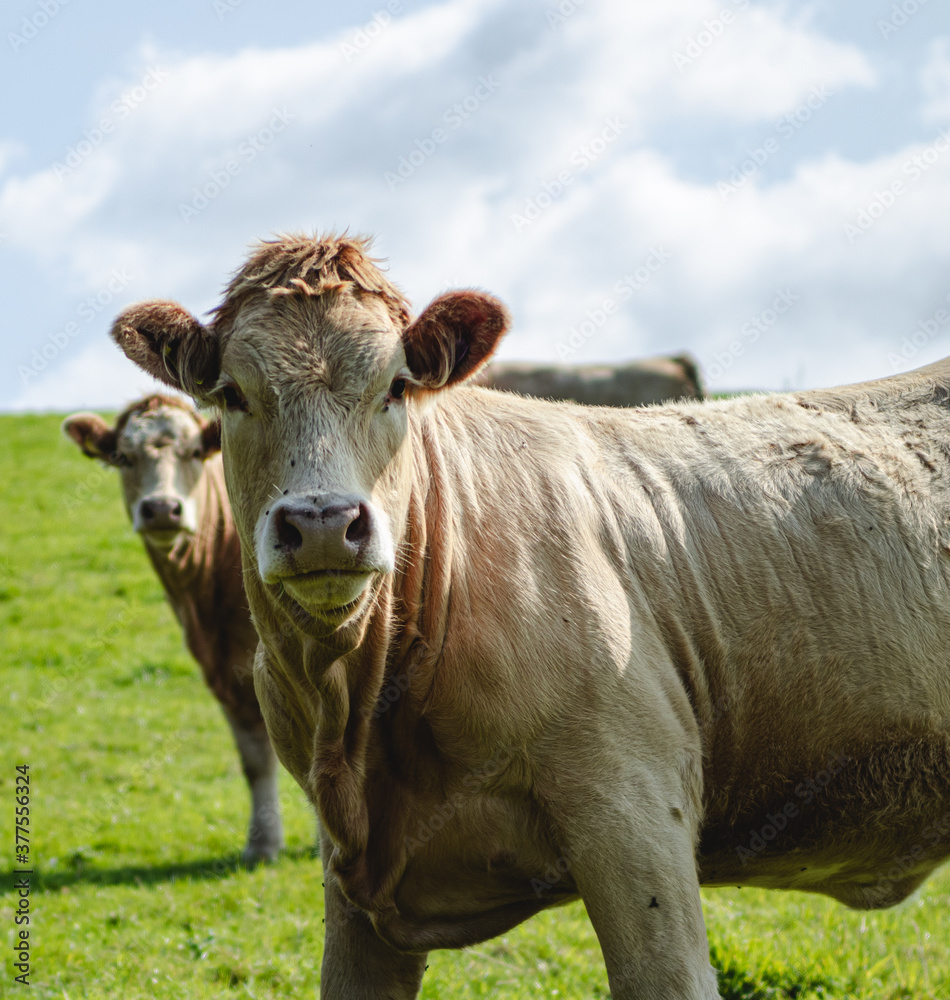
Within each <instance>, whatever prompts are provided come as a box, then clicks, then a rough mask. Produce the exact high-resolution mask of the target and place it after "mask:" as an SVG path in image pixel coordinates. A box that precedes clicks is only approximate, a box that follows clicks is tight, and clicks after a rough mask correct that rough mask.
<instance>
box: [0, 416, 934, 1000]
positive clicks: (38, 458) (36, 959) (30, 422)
mask: <svg viewBox="0 0 950 1000" xmlns="http://www.w3.org/2000/svg"><path fill="white" fill-rule="evenodd" d="M60 419H61V418H59V417H54V416H22V417H21V416H4V417H0V441H2V442H3V444H2V446H0V525H2V527H0V670H2V688H3V693H4V705H5V709H4V714H3V723H2V726H0V817H2V819H3V829H4V830H5V831H6V836H5V838H4V843H5V844H7V847H6V848H5V849H4V850H3V852H2V854H0V942H2V945H3V961H2V963H0V977H2V978H0V997H5V996H11V997H12V996H26V995H27V993H26V991H25V989H24V988H23V987H22V986H20V985H19V984H17V983H16V982H14V976H15V975H16V972H15V970H14V968H13V963H14V961H15V956H14V953H13V942H14V935H15V933H16V931H17V928H16V926H15V924H14V912H15V909H16V907H17V906H18V898H19V897H18V894H17V893H16V891H15V882H16V881H17V877H16V876H14V875H13V869H14V867H15V865H14V855H13V828H14V815H15V813H14V809H15V803H14V798H15V785H16V772H15V766H16V765H18V764H28V765H29V766H30V768H31V771H30V777H31V782H32V784H31V796H32V798H31V840H32V843H31V849H32V860H33V863H34V867H35V869H36V873H35V874H34V875H33V876H32V879H31V896H30V905H31V919H32V923H31V925H30V930H31V939H30V944H31V952H32V976H31V983H32V991H31V993H30V994H29V995H31V996H32V997H35V998H53V997H56V998H65V1000H80V998H89V1000H93V998H96V1000H98V998H101V997H110V998H111V997H115V998H123V1000H138V998H146V997H147V998H150V1000H163V998H176V1000H178V998H188V1000H204V998H223V997H228V998H231V997H233V998H242V997H243V998H246V997H251V998H256V1000H265V998H277V997H292V996H293V997H296V996H302V997H313V996H315V995H316V992H317V989H318V982H319V969H320V959H321V952H322V941H323V927H322V918H323V898H322V889H321V886H320V881H321V873H320V862H319V860H317V859H316V858H315V857H314V856H313V852H312V848H311V845H312V844H313V842H314V828H315V824H314V820H313V817H312V814H311V812H310V809H309V807H308V806H307V805H306V803H305V801H304V798H303V794H302V793H301V792H300V790H299V789H298V788H297V787H296V785H295V784H294V783H293V782H292V781H291V780H290V778H289V777H288V776H287V775H286V774H284V775H282V782H283V783H282V801H283V805H284V809H285V825H286V832H287V840H288V845H289V849H288V852H287V854H286V856H285V857H284V858H283V859H282V860H281V861H280V862H279V863H278V864H276V865H273V866H270V867H266V868H261V869H258V870H256V871H254V872H248V871H245V870H244V869H242V868H241V867H240V866H239V865H238V863H237V857H238V853H239V851H240V848H241V847H242V845H243V843H244V835H245V823H246V817H247V810H248V803H247V794H246V791H245V786H244V781H243V778H242V776H241V774H240V768H239V766H238V759H237V755H236V753H235V752H234V749H233V747H232V744H231V738H230V734H229V732H228V730H227V727H226V726H225V724H224V721H223V718H222V717H221V714H220V711H219V709H218V707H217V705H216V703H215V702H214V700H213V699H212V698H211V696H210V695H209V694H208V693H207V691H206V690H205V688H204V686H203V684H202V682H201V680H200V677H199V674H198V669H197V667H196V666H195V665H194V664H193V663H192V661H191V660H190V658H189V657H188V655H187V653H186V652H185V651H184V648H183V645H182V641H181V638H180V635H179V632H178V630H177V627H176V625H175V623H174V621H173V618H172V614H171V612H170V610H169V608H168V607H167V606H166V604H165V601H164V597H163V595H162V592H161V589H160V587H159V585H158V583H157V581H156V580H155V578H154V577H153V574H152V571H151V569H150V567H149V565H148V563H147V560H146V558H145V555H144V553H143V551H142V546H141V543H140V542H139V541H138V539H137V538H136V537H135V536H134V535H133V533H132V530H131V528H130V527H129V525H128V523H127V520H126V517H125V513H124V511H123V509H122V504H121V501H120V498H119V487H118V482H117V477H116V476H115V474H114V473H113V472H112V471H111V470H108V469H103V468H101V467H99V466H98V465H97V464H95V463H93V462H91V461H89V460H88V459H85V458H83V457H82V456H81V455H80V454H79V452H78V451H77V450H76V448H75V447H74V446H73V445H72V444H71V443H70V442H67V441H66V440H65V439H64V438H63V437H62V436H61V435H60V432H59V423H60ZM703 902H704V907H705V913H706V922H707V926H708V929H709V936H710V940H711V941H712V942H713V961H714V964H716V965H717V967H719V968H720V969H721V970H723V974H722V980H721V989H722V992H723V995H724V996H725V997H727V998H730V1000H739V998H746V1000H758V998H786V997H788V998H792V997H794V998H799V1000H806V998H814V997H836V998H838V997H841V998H844V997H848V998H851V997H853V998H861V1000H864V998H876V1000H877V998H895V1000H896V998H913V1000H924V998H931V1000H938V998H939V1000H948V998H950V868H947V869H944V870H943V872H942V873H940V874H938V876H937V877H936V878H933V879H931V881H930V882H929V883H928V884H927V885H925V886H924V887H923V889H922V890H921V891H920V892H919V893H918V894H917V895H915V896H914V897H913V898H912V899H910V900H908V901H907V902H905V903H904V904H902V905H901V906H899V907H897V908H895V909H893V910H890V911H886V912H883V913H868V914H861V913H854V912H851V911H848V910H846V909H845V908H844V907H842V906H840V905H838V904H836V903H833V902H831V901H829V900H825V899H822V898H819V897H811V896H806V895H802V894H796V893H783V894H779V893H766V892H760V891H756V890H750V889H743V890H741V891H739V890H731V891H724V890H714V891H710V892H707V893H705V894H704V900H703ZM608 995H609V994H608V991H607V985H606V975H605V973H604V971H603V965H602V961H601V957H600V950H599V948H598V945H597V941H596V938H595V937H594V934H593V931H592V930H591V927H590V924H589V922H588V920H587V917H586V914H585V912H584V909H583V906H581V905H580V904H575V905H572V906H568V907H565V908H563V909H560V910H554V911H549V912H547V913H545V914H542V915H541V916H539V917H536V918H534V919H533V920H531V921H529V922H528V923H527V924H524V925H522V926H521V927H519V928H518V929H517V930H515V931H513V932H512V933H510V934H508V935H506V936H505V937H502V938H497V939H495V940H493V941H490V942H487V943H485V944H483V945H480V946H478V947H476V948H470V949H467V950H465V951H462V952H438V953H434V954H433V955H432V956H431V958H430V967H429V971H428V972H427V973H426V981H425V985H424V987H423V992H422V996H423V997H426V998H437V997H446V998H462V1000H466V998H471V997H493V998H499V1000H514V998H526V997H529V996H530V997H539V996H544V997H558V998H559V1000H574V998H577V1000H580V998H585V1000H586V998H591V997H606V996H608ZM671 1000H673V998H671Z"/></svg>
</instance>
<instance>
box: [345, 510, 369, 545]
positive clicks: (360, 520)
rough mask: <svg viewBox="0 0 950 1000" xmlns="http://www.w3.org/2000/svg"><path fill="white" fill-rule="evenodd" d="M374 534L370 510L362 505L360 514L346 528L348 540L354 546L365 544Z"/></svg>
mask: <svg viewBox="0 0 950 1000" xmlns="http://www.w3.org/2000/svg"><path fill="white" fill-rule="evenodd" d="M371 534H372V524H371V523H370V519H369V508H368V507H367V506H366V504H364V503H361V504H360V506H359V513H358V514H357V515H356V517H355V518H354V519H353V520H352V521H350V523H349V524H348V525H347V528H346V540H347V541H348V542H352V543H353V544H354V545H360V544H362V543H363V542H365V541H366V540H367V539H368V538H369V537H370V535H371Z"/></svg>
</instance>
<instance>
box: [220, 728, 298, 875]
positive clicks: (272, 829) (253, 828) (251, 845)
mask: <svg viewBox="0 0 950 1000" xmlns="http://www.w3.org/2000/svg"><path fill="white" fill-rule="evenodd" d="M225 715H226V716H227V719H228V722H229V723H230V724H231V731H232V732H233V733H234V742H235V743H236V744H237V748H238V754H239V755H240V757H241V767H242V769H243V771H244V777H245V778H246V779H247V784H248V788H249V789H250V792H251V818H250V821H249V823H248V830H247V844H246V845H245V847H244V850H243V851H242V852H241V860H242V861H243V862H244V863H245V864H246V865H254V864H256V863H257V862H258V861H262V860H263V861H273V860H274V859H275V858H276V857H277V855H278V853H279V852H280V851H281V850H282V849H283V846H284V826H283V822H282V821H281V818H280V799H279V797H278V792H277V775H278V765H277V755H276V754H275V753H274V748H273V747H272V746H271V742H270V740H269V739H268V737H267V730H266V729H265V728H264V723H263V722H257V723H251V724H250V725H248V724H243V723H241V722H239V721H238V720H237V719H235V718H233V717H232V716H231V715H230V714H229V713H228V712H225Z"/></svg>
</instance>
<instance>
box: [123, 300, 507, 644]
mask: <svg viewBox="0 0 950 1000" xmlns="http://www.w3.org/2000/svg"><path fill="white" fill-rule="evenodd" d="M185 317H187V314H183V311H182V310H181V309H180V307H177V306H175V305H173V304H170V303H146V304H143V305H142V306H137V307H133V308H132V309H131V310H128V311H127V312H126V313H124V314H123V315H122V316H120V317H119V319H118V320H117V321H116V325H115V327H114V328H113V335H114V336H115V338H116V340H117V341H118V342H119V343H120V345H121V346H123V348H124V349H125V350H126V353H127V354H129V356H130V357H132V358H133V360H136V361H137V362H138V363H139V364H142V366H143V367H145V368H146V370H148V371H150V372H151V373H153V374H155V375H157V376H158V377H160V378H165V379H166V381H172V384H176V385H179V386H184V387H185V388H187V389H189V390H190V391H192V392H194V393H195V394H199V393H200V394H201V396H202V398H203V399H204V400H205V401H210V402H213V403H214V404H215V405H217V406H218V407H219V408H220V409H221V411H222V447H223V453H224V462H225V476H226V480H227V486H228V494H229V497H230V499H231V505H232V508H233V510H234V516H235V521H236V523H237V526H238V530H239V533H240V535H241V541H242V545H243V547H244V550H245V552H246V553H253V554H254V561H255V564H256V570H257V574H258V576H259V579H260V581H261V583H262V584H263V586H264V588H265V589H266V590H267V591H268V592H269V594H270V597H271V599H272V600H274V601H278V602H285V601H287V600H290V601H292V602H294V603H296V604H297V605H299V606H300V608H302V609H303V610H304V611H305V612H307V613H308V614H309V615H310V616H312V617H313V618H316V619H318V620H322V621H323V622H325V623H326V624H328V625H330V626H332V627H338V626H340V625H342V624H343V623H345V622H348V621H350V620H352V619H353V618H354V616H356V615H358V614H359V612H360V611H361V609H363V608H365V607H366V606H368V604H369V603H370V600H371V596H372V594H373V592H374V591H375V589H376V585H377V584H378V583H379V581H381V580H382V579H383V578H384V577H385V576H386V575H387V574H389V573H392V572H393V569H394V567H395V564H396V558H397V555H396V554H397V551H398V547H399V543H400V540H401V538H402V534H403V529H404V524H405V518H406V510H407V506H408V502H409V488H410V476H411V456H410V454H409V451H410V449H409V446H408V441H409V433H408V430H409V423H410V420H411V419H412V417H411V410H412V409H413V407H417V406H421V405H424V403H425V398H426V397H431V395H432V393H433V392H435V391H439V390H442V389H444V388H446V387H447V386H450V385H452V384H454V383H456V382H458V381H461V380H463V379H465V378H467V377H468V376H469V375H470V374H473V373H474V372H475V371H476V370H477V369H478V368H479V367H480V366H481V364H483V363H484V361H485V360H487V358H488V356H489V355H490V354H491V352H492V351H493V350H494V347H495V345H496V343H497V341H498V340H499V339H500V337H501V335H502V333H503V332H504V329H505V327H506V324H507V314H506V313H505V310H504V308H503V307H502V306H501V305H500V304H499V303H498V302H497V301H495V300H494V299H492V298H490V297H489V296H486V295H483V294H481V293H476V292H459V293H453V294H450V295H446V296H442V297H441V298H440V299H437V300H436V301H435V302H434V303H433V304H432V305H430V306H429V308H428V309H427V310H426V311H425V312H424V313H423V314H422V316H420V317H419V319H418V320H416V322H415V323H412V324H411V325H409V326H408V328H406V329H400V328H399V327H400V324H399V323H398V321H397V319H395V318H394V317H393V315H392V313H391V311H390V309H389V308H387V306H386V304H385V302H384V301H383V300H382V299H381V298H380V297H379V296H376V295H373V294H367V293H364V292H361V291H358V290H353V289H352V288H351V287H350V286H335V287H333V288H330V289H327V290H325V291H323V292H322V293H321V294H319V295H315V294H312V293H308V292H307V291H305V290H302V289H289V290H285V289H281V290H280V294H275V293H270V294H263V293H262V294H261V295H259V296H256V297H254V298H253V299H252V300H251V301H250V302H246V303H244V304H242V306H241V307H240V308H239V309H237V310H236V312H234V313H232V314H231V315H230V316H229V317H228V321H227V324H226V325H225V324H221V328H220V329H219V328H217V325H216V326H212V327H210V328H207V327H203V326H201V324H199V323H198V321H197V320H195V319H193V318H188V319H186V318H185ZM180 331H183V335H182V333H181V332H180ZM209 341H210V343H209ZM194 359H198V365H197V370H196V367H195V364H194Z"/></svg>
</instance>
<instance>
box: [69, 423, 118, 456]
mask: <svg viewBox="0 0 950 1000" xmlns="http://www.w3.org/2000/svg"><path fill="white" fill-rule="evenodd" d="M62 426H63V433H64V434H65V435H66V436H67V437H69V438H72V439H73V441H75V442H76V444H77V445H78V446H79V450H80V451H81V452H82V453H83V454H84V455H86V456H88V457H89V458H98V459H99V460H100V461H103V462H109V463H111V462H112V456H113V455H114V454H115V448H116V444H117V440H118V439H117V437H116V433H115V428H113V427H110V426H109V425H108V424H107V423H106V422H105V421H104V420H103V419H102V417H100V416H99V414H98V413H74V414H73V415H72V416H71V417H67V418H66V419H65V420H64V421H63V425H62Z"/></svg>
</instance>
